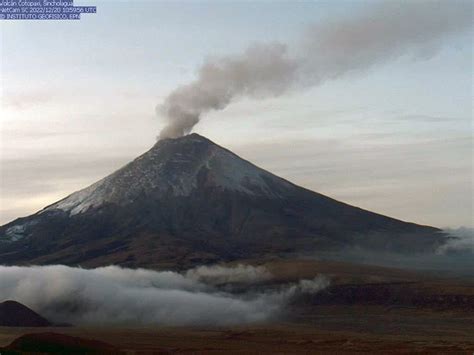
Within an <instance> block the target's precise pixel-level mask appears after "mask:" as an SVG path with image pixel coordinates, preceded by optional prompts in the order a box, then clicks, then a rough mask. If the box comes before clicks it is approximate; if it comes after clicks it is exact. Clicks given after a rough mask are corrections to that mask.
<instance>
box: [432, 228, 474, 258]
mask: <svg viewBox="0 0 474 355" xmlns="http://www.w3.org/2000/svg"><path fill="white" fill-rule="evenodd" d="M444 232H445V233H447V234H448V235H449V236H450V238H449V239H448V241H447V242H446V244H444V245H442V246H441V247H440V248H439V249H438V253H440V254H445V253H449V252H466V253H471V254H474V228H467V227H460V228H446V229H445V230H444Z"/></svg>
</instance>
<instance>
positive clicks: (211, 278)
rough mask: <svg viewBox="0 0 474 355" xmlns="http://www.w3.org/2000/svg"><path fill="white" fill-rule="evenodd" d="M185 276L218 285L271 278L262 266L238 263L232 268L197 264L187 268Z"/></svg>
mask: <svg viewBox="0 0 474 355" xmlns="http://www.w3.org/2000/svg"><path fill="white" fill-rule="evenodd" d="M186 277H188V278H190V279H192V280H196V281H199V282H204V283H206V284H212V285H219V284H225V283H234V282H237V283H254V282H261V281H266V280H270V279H271V278H272V274H271V273H270V272H268V270H267V269H266V268H265V267H263V266H251V265H242V264H239V265H237V266H235V267H233V268H228V267H224V266H219V265H217V266H199V267H196V268H194V269H191V270H188V271H187V272H186Z"/></svg>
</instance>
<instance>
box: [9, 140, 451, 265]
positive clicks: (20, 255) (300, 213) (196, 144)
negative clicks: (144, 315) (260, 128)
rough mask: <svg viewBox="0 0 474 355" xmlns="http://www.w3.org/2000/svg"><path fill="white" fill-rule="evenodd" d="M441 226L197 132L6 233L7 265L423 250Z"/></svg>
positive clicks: (437, 239) (438, 238)
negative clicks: (360, 201)
mask: <svg viewBox="0 0 474 355" xmlns="http://www.w3.org/2000/svg"><path fill="white" fill-rule="evenodd" d="M443 239H444V237H443V236H442V235H441V234H440V233H439V230H438V229H436V228H432V227H426V226H420V225H416V224H413V223H406V222H402V221H399V220H396V219H393V218H389V217H386V216H382V215H379V214H376V213H372V212H369V211H365V210H362V209H360V208H357V207H353V206H350V205H347V204H344V203H342V202H339V201H336V200H333V199H331V198H329V197H326V196H324V195H321V194H318V193H316V192H313V191H309V190H306V189H304V188H301V187H298V186H296V185H294V184H292V183H290V182H288V181H286V180H284V179H282V178H279V177H277V176H275V175H273V174H271V173H269V172H267V171H265V170H262V169H260V168H258V167H256V166H254V165H252V164H251V163H249V162H247V161H245V160H243V159H241V158H239V157H238V156H236V155H235V154H233V153H232V152H230V151H228V150H226V149H224V148H222V147H220V146H218V145H216V144H214V143H213V142H211V141H209V140H208V139H206V138H204V137H201V136H199V135H197V134H191V135H189V136H186V137H182V138H178V139H165V140H162V141H159V142H158V143H157V144H156V145H155V146H154V147H153V148H152V149H151V150H149V151H148V152H146V153H145V154H143V155H142V156H140V157H139V158H137V159H135V160H134V161H133V162H131V163H129V164H128V165H126V166H125V167H123V168H122V169H120V170H118V171H116V172H115V173H113V174H111V175H109V176H108V177H106V178H104V179H102V180H100V181H99V182H97V183H95V184H93V185H92V186H90V187H88V188H86V189H84V190H81V191H78V192H76V193H74V194H72V195H70V196H68V197H66V198H65V199H63V200H61V201H59V202H57V203H55V204H53V205H51V206H48V207H46V208H45V209H43V210H42V211H40V212H38V213H36V214H34V215H32V216H29V217H26V218H20V219H17V220H15V221H13V222H11V223H9V224H7V225H5V226H3V227H0V260H2V263H4V264H21V263H35V264H52V263H62V264H69V265H77V264H81V265H85V266H98V265H105V264H111V263H115V264H121V265H124V266H147V267H166V268H175V267H187V266H190V265H193V264H202V263H210V262H215V261H219V260H231V259H239V258H250V257H258V256H264V255H278V254H281V253H288V252H296V253H298V252H301V251H304V252H308V251H311V250H338V249H340V248H343V247H347V246H358V247H362V248H369V249H376V250H381V249H384V250H388V251H391V252H396V251H403V252H423V251H432V250H434V249H435V248H436V247H437V246H438V245H439V244H440V243H441V242H442V240H443Z"/></svg>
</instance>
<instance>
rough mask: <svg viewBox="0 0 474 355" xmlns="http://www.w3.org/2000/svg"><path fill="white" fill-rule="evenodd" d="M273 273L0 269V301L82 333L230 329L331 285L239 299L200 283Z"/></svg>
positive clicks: (303, 285) (321, 281)
mask: <svg viewBox="0 0 474 355" xmlns="http://www.w3.org/2000/svg"><path fill="white" fill-rule="evenodd" d="M267 273H268V272H267V271H264V270H263V269H261V268H252V267H251V266H248V267H244V266H238V267H237V268H236V269H235V270H234V269H232V268H230V269H229V268H223V267H220V266H219V267H216V270H215V271H213V270H212V268H209V267H206V268H198V269H195V270H190V271H188V272H186V273H185V274H179V273H176V272H171V271H162V272H157V271H151V270H145V269H136V270H131V269H123V268H120V267H117V266H108V267H102V268H97V269H91V270H85V269H81V268H72V267H67V266H59V265H56V266H32V267H5V266H0V280H1V282H0V301H3V300H7V299H13V300H16V301H18V302H21V303H23V304H25V305H27V306H29V307H31V308H32V309H34V310H36V311H37V312H39V313H40V314H42V315H43V316H45V317H47V318H49V319H50V320H52V321H55V322H61V323H63V322H66V323H72V324H76V325H145V324H162V325H206V324H209V325H230V324H246V323H252V322H261V321H266V320H269V319H272V318H274V317H277V316H278V315H279V313H280V311H281V310H282V309H283V308H284V306H285V304H286V302H287V301H288V299H289V297H292V296H293V295H294V294H295V293H296V292H310V293H315V292H318V291H319V290H320V289H323V288H324V287H326V286H327V284H328V281H327V280H326V279H325V278H323V277H318V278H316V279H314V280H305V281H301V282H300V283H299V284H296V285H287V286H283V287H281V288H278V289H274V290H272V291H266V292H249V293H244V294H242V293H240V294H238V295H236V294H232V293H229V292H223V291H221V290H219V289H218V288H215V287H213V286H212V285H209V284H207V283H204V282H201V281H200V280H197V279H200V278H201V275H204V274H205V275H220V276H219V277H222V275H224V274H226V275H231V276H228V277H230V278H228V279H229V280H240V281H243V280H244V281H250V280H254V279H256V278H257V279H261V278H259V277H257V276H256V275H266V274H267ZM245 274H247V276H244V275H245ZM190 275H191V276H190ZM235 275H239V276H238V277H237V279H236V278H235Z"/></svg>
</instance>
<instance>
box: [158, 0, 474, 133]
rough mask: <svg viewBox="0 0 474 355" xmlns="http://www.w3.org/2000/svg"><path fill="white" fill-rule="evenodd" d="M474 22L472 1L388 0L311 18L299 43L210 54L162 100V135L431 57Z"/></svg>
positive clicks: (258, 45) (184, 131)
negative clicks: (406, 58) (244, 104)
mask: <svg viewBox="0 0 474 355" xmlns="http://www.w3.org/2000/svg"><path fill="white" fill-rule="evenodd" d="M471 23H472V4H471V2H469V1H411V2H383V3H376V4H372V5H371V6H370V7H368V8H367V9H366V10H365V11H364V12H362V13H359V14H358V15H357V16H355V17H348V18H345V19H342V20H337V21H336V20H335V21H327V22H324V23H321V24H317V25H314V26H310V27H309V28H308V29H307V30H306V31H305V32H304V35H303V36H302V38H301V39H300V40H299V41H298V42H299V45H298V46H296V47H297V49H295V50H290V46H288V45H287V44H283V43H269V44H255V45H253V46H251V47H249V48H248V49H247V50H246V51H244V52H243V53H241V54H237V55H234V56H227V57H224V58H217V59H208V60H207V61H206V62H205V63H204V64H203V65H202V66H201V67H200V69H199V70H198V73H197V78H196V79H195V80H194V81H192V82H190V83H188V84H186V85H183V86H180V87H178V88H176V89H175V90H174V91H172V92H171V93H170V94H169V95H168V96H167V97H166V99H165V100H164V102H163V103H162V104H160V105H159V106H158V107H157V113H158V115H160V116H164V118H165V120H166V126H165V127H164V128H163V130H162V131H161V133H160V136H159V138H160V139H162V138H177V137H180V136H183V135H185V134H188V133H189V132H191V130H192V129H193V127H194V126H195V125H196V124H197V123H198V122H199V120H200V119H201V118H202V116H203V115H205V114H206V113H208V112H209V111H213V110H223V109H224V108H225V107H226V106H228V105H229V104H230V103H232V102H233V101H235V100H238V99H239V98H242V97H250V98H257V99H259V98H265V97H272V96H274V97H275V96H279V95H282V94H283V93H285V92H287V91H288V90H292V89H302V88H305V87H310V86H316V85H319V84H321V83H323V82H324V81H327V80H334V79H337V78H340V77H343V76H345V75H349V74H351V73H355V72H360V71H363V70H366V69H369V68H371V67H373V66H375V65H378V64H382V63H384V62H387V61H389V60H392V59H395V58H397V57H399V56H403V55H411V56H412V57H414V58H421V59H423V58H428V57H430V56H432V55H434V54H435V53H436V51H437V50H438V49H439V48H440V47H441V46H442V44H443V40H444V39H445V38H446V37H448V36H450V35H453V34H456V33H458V32H462V31H464V30H468V29H469V28H470V27H471ZM292 47H294V46H292Z"/></svg>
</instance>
